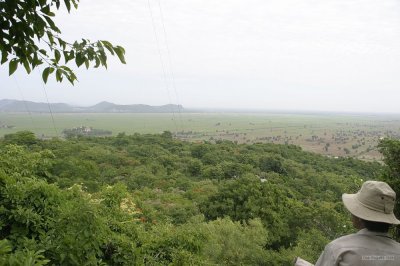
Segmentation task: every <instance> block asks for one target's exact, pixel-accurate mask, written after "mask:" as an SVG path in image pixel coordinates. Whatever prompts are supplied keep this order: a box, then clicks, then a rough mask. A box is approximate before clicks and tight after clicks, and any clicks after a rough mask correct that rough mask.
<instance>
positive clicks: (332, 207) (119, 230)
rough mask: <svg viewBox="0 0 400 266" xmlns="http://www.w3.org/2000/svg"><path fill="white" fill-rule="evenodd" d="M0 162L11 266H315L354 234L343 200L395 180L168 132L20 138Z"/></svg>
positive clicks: (4, 260) (359, 167) (366, 167)
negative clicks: (330, 245)
mask: <svg viewBox="0 0 400 266" xmlns="http://www.w3.org/2000/svg"><path fill="white" fill-rule="evenodd" d="M394 143H397V144H396V145H398V142H396V141H395V142H394ZM382 145H386V144H382ZM385 147H386V146H385ZM382 149H383V148H382ZM0 152H1V154H2V156H1V157H0V183H1V186H0V202H1V209H0V213H1V217H2V218H1V224H0V235H1V239H2V240H0V261H1V264H2V265H19V264H23V263H26V262H28V261H34V262H35V263H36V264H35V265H59V264H64V265H83V264H86V265H92V264H94V265H97V264H104V263H105V264H107V265H143V264H146V265H216V264H218V265H238V264H241V265H291V262H292V260H293V258H294V256H302V257H304V258H305V259H307V260H309V261H315V260H316V259H317V257H318V255H319V254H320V252H321V251H322V249H323V247H324V245H325V244H326V243H327V242H328V241H330V240H332V239H334V238H336V237H338V236H340V235H343V234H346V233H349V232H352V231H353V230H354V229H352V227H351V222H350V219H349V214H348V213H347V212H346V211H345V210H344V207H343V205H342V204H341V194H342V193H343V192H355V191H357V190H358V188H359V186H360V185H361V183H362V182H363V181H364V180H367V179H378V178H380V177H381V176H382V175H383V176H385V175H384V173H386V171H389V170H390V169H386V168H385V167H383V166H382V165H380V164H379V163H368V162H362V161H359V160H355V159H352V158H338V159H334V158H327V157H324V156H321V155H317V154H313V153H309V152H304V151H302V150H301V148H299V147H297V146H293V145H276V144H252V145H249V144H235V143H233V142H229V141H217V142H216V143H210V142H204V143H189V142H183V141H180V140H176V139H173V138H172V134H171V133H169V132H165V133H163V134H160V135H139V134H135V135H125V134H123V133H121V134H118V135H117V136H115V137H97V138H96V137H83V136H77V137H71V138H69V139H66V140H61V139H57V138H55V139H51V140H40V139H37V138H36V137H35V136H34V134H33V133H31V132H18V133H16V134H10V135H6V136H5V137H4V138H3V139H2V140H1V142H0ZM384 155H385V156H386V158H389V159H390V160H391V158H393V157H390V156H388V155H387V154H385V153H384Z"/></svg>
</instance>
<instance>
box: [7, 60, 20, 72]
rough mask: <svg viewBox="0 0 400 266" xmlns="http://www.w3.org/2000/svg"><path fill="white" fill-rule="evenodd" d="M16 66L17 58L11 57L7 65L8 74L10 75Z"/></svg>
mask: <svg viewBox="0 0 400 266" xmlns="http://www.w3.org/2000/svg"><path fill="white" fill-rule="evenodd" d="M17 68H18V60H17V59H15V58H14V59H12V60H11V61H10V63H9V65H8V74H9V75H10V76H11V75H12V74H14V72H15V70H17Z"/></svg>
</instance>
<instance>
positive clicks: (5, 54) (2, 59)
mask: <svg viewBox="0 0 400 266" xmlns="http://www.w3.org/2000/svg"><path fill="white" fill-rule="evenodd" d="M7 58H8V53H7V52H6V51H4V50H3V51H2V52H1V64H4V63H5V62H7Z"/></svg>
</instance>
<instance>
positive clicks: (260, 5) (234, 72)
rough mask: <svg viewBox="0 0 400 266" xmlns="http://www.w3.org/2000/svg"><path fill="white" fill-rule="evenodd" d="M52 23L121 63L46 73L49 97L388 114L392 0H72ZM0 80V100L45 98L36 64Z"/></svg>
mask: <svg viewBox="0 0 400 266" xmlns="http://www.w3.org/2000/svg"><path fill="white" fill-rule="evenodd" d="M149 3H150V8H149ZM151 14H152V15H153V21H154V23H153V21H152V16H151ZM56 21H57V22H58V24H59V26H60V28H61V30H62V32H63V35H64V37H65V39H67V40H70V41H72V40H74V39H77V38H82V37H85V38H89V39H92V40H97V39H102V40H103V39H104V40H109V41H111V42H112V43H114V44H119V45H121V46H123V47H125V49H126V59H127V65H122V64H120V63H119V62H118V60H117V59H116V58H110V60H109V69H108V70H104V69H90V70H86V69H79V70H78V71H77V75H78V79H79V82H78V83H77V84H76V85H75V86H72V85H70V84H68V83H66V82H65V83H63V84H60V83H56V82H55V81H54V77H52V78H51V81H50V82H49V83H48V84H47V85H46V91H47V94H48V98H49V101H50V102H66V103H72V104H77V105H90V104H95V103H97V102H99V101H103V100H106V101H110V102H114V103H118V104H137V103H143V104H151V105H162V104H168V103H174V104H181V105H183V106H184V107H187V108H189V107H211V108H241V109H272V110H322V111H358V112H396V113H400V1H398V0H323V1H321V0H149V2H148V0H113V1H109V0H82V1H81V3H80V6H79V8H78V10H74V11H72V13H71V14H67V13H66V12H65V11H62V12H59V13H57V19H56ZM154 29H155V30H154ZM164 29H165V31H164ZM157 39H158V44H159V45H157V41H156V40H157ZM160 55H161V58H160ZM163 73H165V75H164V74H163ZM0 81H1V83H0V87H1V88H0V99H1V98H8V99H25V100H32V101H40V102H45V101H46V98H45V96H44V90H43V87H42V82H41V73H40V71H36V72H33V73H32V74H31V75H29V76H28V75H27V74H26V73H25V71H24V70H23V68H20V69H19V70H18V71H17V73H16V74H15V75H14V76H11V77H8V68H7V67H4V65H3V66H1V67H0Z"/></svg>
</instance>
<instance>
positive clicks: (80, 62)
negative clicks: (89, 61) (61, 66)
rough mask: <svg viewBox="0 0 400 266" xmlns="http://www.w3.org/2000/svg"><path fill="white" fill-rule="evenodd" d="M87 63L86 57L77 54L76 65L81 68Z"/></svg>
mask: <svg viewBox="0 0 400 266" xmlns="http://www.w3.org/2000/svg"><path fill="white" fill-rule="evenodd" d="M84 62H85V57H83V56H82V54H76V57H75V63H76V65H77V66H78V67H80V66H81V65H82V64H83V63H84Z"/></svg>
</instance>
